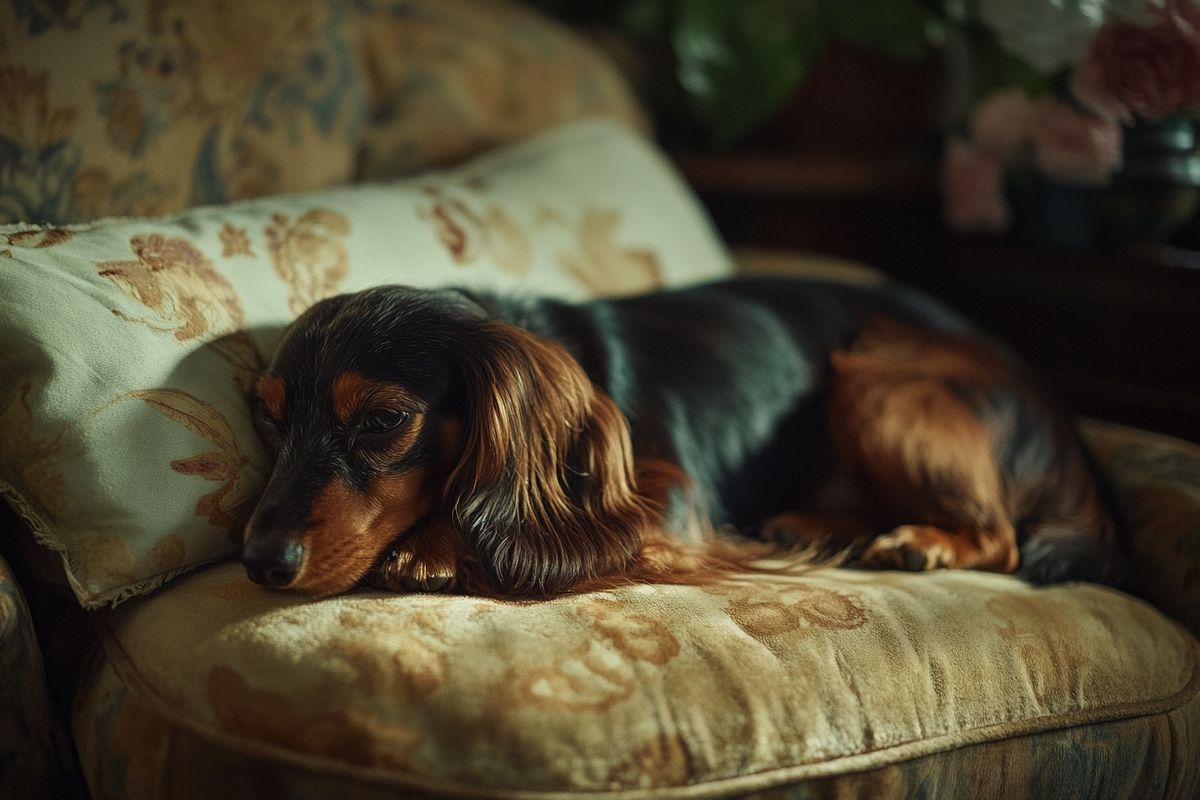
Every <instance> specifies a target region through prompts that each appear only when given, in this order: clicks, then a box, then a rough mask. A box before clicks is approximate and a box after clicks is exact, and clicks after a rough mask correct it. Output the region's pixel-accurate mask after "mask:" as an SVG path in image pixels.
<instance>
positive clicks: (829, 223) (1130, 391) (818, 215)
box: [676, 148, 1200, 441]
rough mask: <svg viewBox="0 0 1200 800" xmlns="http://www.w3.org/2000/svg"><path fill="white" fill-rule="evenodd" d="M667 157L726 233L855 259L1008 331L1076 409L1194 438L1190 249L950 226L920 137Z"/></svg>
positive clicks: (1199, 428) (1198, 284) (1196, 321)
mask: <svg viewBox="0 0 1200 800" xmlns="http://www.w3.org/2000/svg"><path fill="white" fill-rule="evenodd" d="M676 160H677V163H678V164H679V166H680V168H681V169H682V171H683V173H684V175H685V176H686V177H687V178H688V180H689V181H691V183H692V184H693V186H694V187H695V188H696V189H697V190H698V191H699V193H700V196H701V197H702V199H703V200H704V202H705V203H706V205H707V206H708V208H709V210H710V212H711V213H712V215H713V217H714V219H715V220H716V223H717V226H718V228H719V229H720V230H721V232H722V234H723V235H724V236H725V237H726V239H727V240H728V241H729V242H730V243H731V244H734V245H753V246H756V247H778V248H788V249H801V250H809V251H817V252H824V253H830V254H835V255H840V256H845V257H849V258H855V259H860V260H862V261H865V262H867V263H869V264H871V265H873V266H876V267H878V268H880V269H883V270H885V271H886V272H888V273H889V274H891V275H893V276H894V277H896V278H898V279H901V280H904V281H906V282H908V283H911V284H914V285H916V286H919V287H921V288H923V289H926V290H928V291H930V292H932V293H933V294H935V295H937V296H939V297H941V298H942V299H944V300H945V301H947V302H948V303H950V304H952V305H953V306H955V307H956V308H958V309H960V310H962V311H963V312H965V313H966V314H967V315H969V316H970V317H971V318H973V319H974V320H976V321H977V322H978V323H980V324H981V325H982V326H984V327H985V328H986V329H988V330H990V331H992V332H993V333H995V334H996V335H997V336H999V337H1000V338H1001V339H1003V340H1004V341H1006V342H1008V343H1009V344H1010V345H1011V346H1012V347H1013V348H1014V349H1015V350H1016V351H1017V352H1018V353H1020V354H1021V355H1022V356H1023V357H1024V358H1025V359H1027V360H1028V362H1029V363H1031V364H1032V365H1033V366H1034V367H1035V368H1036V369H1037V370H1039V371H1040V372H1041V373H1042V374H1043V375H1044V377H1045V378H1046V379H1047V380H1048V381H1050V383H1051V384H1052V385H1054V386H1056V387H1057V388H1058V389H1059V390H1060V392H1061V393H1062V394H1063V395H1064V396H1065V398H1066V400H1067V402H1068V403H1069V404H1070V405H1071V407H1073V408H1074V409H1075V410H1077V411H1079V412H1080V413H1083V414H1088V415H1093V416H1096V417H1101V418H1104V419H1110V420H1114V421H1119V422H1125V423H1129V424H1132V425H1137V426H1139V427H1143V428H1147V429H1151V430H1158V431H1163V432H1167V433H1172V434H1175V435H1178V436H1182V437H1184V438H1187V439H1191V440H1193V441H1200V252H1192V251H1189V250H1186V249H1179V248H1165V247H1162V248H1141V249H1125V250H1122V251H1119V252H1118V251H1111V252H1096V253H1081V252H1069V251H1050V250H1044V249H1037V248H1032V247H1027V246H1020V245H1017V244H1013V243H1011V242H1002V241H994V240H982V239H963V238H960V237H957V236H954V235H952V234H950V233H949V232H948V231H946V230H945V229H944V227H943V225H942V223H941V217H940V206H939V204H940V199H939V195H938V192H937V179H936V165H935V162H934V157H933V155H932V148H931V149H930V150H929V151H928V152H926V151H924V150H923V149H916V150H914V149H911V148H909V149H906V150H904V151H900V152H891V153H888V152H875V153H868V154H865V155H850V154H846V153H839V152H836V151H828V150H827V151H826V152H814V151H813V150H812V149H809V150H807V151H801V152H793V153H789V152H787V151H786V150H783V149H758V150H753V151H742V152H738V153H730V154H679V155H677V158H676Z"/></svg>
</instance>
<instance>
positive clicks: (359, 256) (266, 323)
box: [0, 0, 1200, 798]
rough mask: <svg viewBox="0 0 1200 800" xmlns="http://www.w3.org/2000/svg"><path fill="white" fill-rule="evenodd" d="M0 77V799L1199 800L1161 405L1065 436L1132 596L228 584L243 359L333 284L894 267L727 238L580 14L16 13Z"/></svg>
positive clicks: (793, 580) (1176, 488) (371, 8)
mask: <svg viewBox="0 0 1200 800" xmlns="http://www.w3.org/2000/svg"><path fill="white" fill-rule="evenodd" d="M0 108H2V109H3V113H0V224H3V227H0V341H3V342H4V347H3V348H2V349H0V376H3V379H2V381H0V491H2V492H3V495H4V498H5V500H6V501H7V503H8V505H9V506H10V508H11V509H12V513H6V514H5V515H4V516H3V517H0V519H2V520H3V532H2V534H0V548H2V549H3V554H4V560H0V796H3V797H17V798H24V797H38V798H40V797H59V796H72V795H76V794H78V795H84V794H85V793H86V794H88V795H90V796H91V797H94V798H163V797H184V798H187V797H196V798H200V797H205V798H209V797H247V798H250V797H262V796H279V797H339V798H380V797H424V796H429V797H444V796H456V797H457V796H474V797H508V798H551V797H563V796H573V795H581V794H586V795H588V796H594V797H614V798H617V797H620V798H651V797H653V798H670V797H680V798H684V797H689V798H690V797H697V798H698V797H726V796H739V797H743V796H754V797H825V796H829V797H835V796H836V797H881V796H904V795H911V794H919V795H922V796H934V797H950V796H964V795H968V794H970V795H973V796H981V797H1013V796H1037V797H1057V796H1064V795H1069V796H1082V797H1138V798H1141V797H1172V798H1190V797H1196V796H1198V795H1200V671H1198V667H1197V656H1198V655H1200V644H1198V643H1197V640H1196V638H1195V635H1196V633H1198V632H1200V450H1198V449H1197V448H1195V447H1193V446H1191V445H1188V444H1185V443H1183V442H1179V441H1175V440H1172V439H1169V438H1166V437H1161V436H1157V435H1153V434H1148V433H1142V432H1139V431H1134V430H1130V429H1126V428H1121V427H1117V426H1112V425H1107V424H1103V423H1099V422H1093V423H1087V424H1086V425H1085V434H1086V436H1087V438H1088V441H1089V442H1090V444H1091V445H1092V448H1093V450H1094V452H1095V454H1096V456H1097V458H1098V459H1099V461H1100V463H1101V464H1103V466H1104V468H1105V469H1106V471H1107V472H1108V474H1109V476H1110V477H1111V480H1112V483H1113V485H1114V487H1115V489H1116V492H1117V494H1118V495H1119V498H1120V500H1121V503H1122V505H1123V508H1124V511H1125V514H1126V516H1127V518H1128V522H1129V527H1130V531H1131V540H1130V550H1131V558H1133V559H1134V561H1135V566H1136V568H1137V569H1138V571H1139V572H1140V573H1141V574H1142V575H1144V576H1146V578H1147V580H1146V587H1145V594H1146V598H1145V599H1137V598H1133V597H1130V596H1127V595H1124V594H1121V593H1119V592H1116V591H1112V590H1109V589H1105V588H1101V587H1096V586H1088V585H1061V586H1055V587H1051V588H1044V589H1035V588H1032V587H1030V586H1027V585H1025V584H1023V583H1021V582H1019V581H1017V580H1015V579H1013V578H1009V577H1005V576H997V575H988V574H980V573H966V572H940V573H933V574H928V575H909V574H899V573H887V572H881V573H867V572H856V571H851V570H836V569H827V570H819V571H817V572H814V573H810V574H807V575H805V576H802V577H789V578H774V577H772V578H769V579H768V578H764V577H755V578H750V577H747V578H745V579H740V580H735V579H730V580H727V581H724V582H721V583H717V584H715V585H712V586H706V587H679V586H653V585H644V586H632V587H628V588H624V589H618V590H612V591H606V592H598V593H593V594H587V595H582V596H578V597H569V598H563V599H558V600H554V601H548V602H543V603H532V604H531V603H505V602H498V601H493V600H485V599H480V598H472V597H457V596H423V595H411V596H409V595H386V594H381V593H378V592H370V591H358V592H353V593H350V594H348V595H345V596H342V597H336V598H329V599H325V600H319V601H312V600H307V599H304V598H299V597H295V596H291V595H286V594H281V593H271V592H268V591H266V590H264V589H262V588H261V587H258V586H256V585H254V584H252V583H250V582H249V581H248V580H246V578H245V577H244V574H243V572H242V569H241V567H240V565H239V564H238V563H237V561H236V558H235V555H236V552H237V549H238V544H239V536H240V527H241V525H242V523H243V521H244V519H245V516H246V514H247V512H248V510H249V509H250V508H251V507H252V505H253V503H254V499H255V492H256V491H257V490H258V488H259V487H260V486H261V484H262V480H263V476H264V472H265V470H266V467H267V465H266V461H265V457H264V455H263V452H262V449H261V447H260V445H259V444H258V442H257V439H256V437H255V436H254V434H253V429H252V427H251V424H250V419H249V411H248V408H247V404H246V402H245V390H246V387H247V385H248V382H249V381H250V380H251V379H252V378H253V376H254V375H255V374H256V373H257V372H258V371H259V370H260V369H261V368H262V365H263V364H264V363H265V359H266V358H268V357H269V355H270V352H271V349H272V347H273V345H274V343H275V341H276V340H277V338H278V336H279V333H280V331H281V330H282V329H283V327H285V326H286V325H287V324H288V323H289V322H290V321H291V320H292V319H294V318H295V316H296V315H297V314H298V313H300V312H301V311H303V310H304V309H305V308H306V307H307V306H309V305H310V304H311V303H313V302H315V301H316V300H318V299H320V298H322V297H326V296H328V295H330V294H333V293H336V292H341V291H349V290H354V289H358V288H362V287H365V286H369V285H374V284H379V283H384V282H404V283H411V284H415V285H421V286H435V285H444V284H450V283H456V284H462V283H468V284H477V285H478V284H482V285H486V286H489V287H494V288H499V289H509V290H517V291H530V290H534V291H538V292H544V293H549V294H555V295H559V296H563V297H567V298H582V297H589V296H594V295H597V294H613V293H626V292H636V291H643V290H647V289H651V288H655V287H659V286H667V285H679V284H684V283H688V282H694V281H701V280H706V279H711V278H717V277H721V276H725V275H729V274H732V273H733V272H734V271H736V270H741V271H746V272H752V273H755V272H775V271H781V270H782V271H789V272H794V273H802V274H808V275H819V276H821V277H825V278H829V279H835V280H843V281H880V280H883V279H884V278H883V277H882V276H880V275H879V274H878V273H876V272H874V271H872V270H870V269H868V268H865V267H860V266H856V265H849V264H844V263H841V262H836V261H832V260H828V259H821V258H816V257H811V256H801V255H798V254H765V253H738V254H730V253H729V252H728V251H727V250H726V248H725V247H724V246H723V245H722V244H721V242H720V241H719V240H718V239H717V238H716V236H715V235H714V233H713V231H712V229H711V226H710V225H709V223H708V221H707V219H706V218H705V216H704V214H703V212H702V211H701V210H700V208H699V206H698V205H697V203H696V201H695V199H694V198H693V196H692V195H691V193H690V191H689V190H688V188H687V187H686V186H685V185H684V184H683V183H682V182H681V181H680V180H679V178H678V177H677V175H676V174H675V173H674V171H673V170H672V169H671V168H670V166H669V164H668V163H667V162H666V161H665V159H664V158H663V157H662V155H661V154H660V153H659V152H658V151H657V150H656V149H655V148H654V146H653V145H652V144H651V143H650V142H648V141H647V139H646V138H645V136H644V133H645V123H644V119H643V115H642V113H641V112H640V110H639V109H638V107H637V106H636V104H635V103H634V102H633V101H632V99H631V98H630V95H629V93H628V91H627V89H626V88H625V86H624V84H623V83H622V82H621V80H620V79H619V77H618V76H617V75H616V73H615V72H614V71H613V70H612V68H611V67H610V66H608V64H607V63H606V62H605V61H604V60H603V59H602V58H601V57H600V56H599V55H598V54H597V53H596V52H595V51H593V50H592V49H591V48H590V47H589V46H587V45H586V44H585V43H583V42H581V41H579V40H578V39H576V38H575V37H574V36H573V35H572V34H571V33H569V32H568V31H566V30H564V29H562V28H559V27H557V26H555V25H553V24H552V23H549V22H547V21H546V20H544V19H542V18H540V17H538V16H537V15H535V14H533V13H531V12H530V11H528V10H526V9H525V8H523V7H521V6H518V5H514V4H509V3H505V2H484V1H483V0H474V1H470V2H469V1H468V0H407V1H406V2H400V1H399V0H379V2H370V1H368V2H355V3H341V2H335V1H334V0H304V1H303V2H295V0H289V2H282V1H281V2H269V3H268V2H256V3H244V2H243V3H232V2H219V3H198V2H189V1H188V0H157V1H155V2H150V1H149V0H146V2H141V1H140V0H104V1H100V2H87V3H77V4H72V3H66V4H62V3H33V2H28V3H24V2H23V3H15V4H9V5H7V6H5V7H4V9H3V10H0ZM330 187H333V188H330ZM233 201H238V202H233ZM5 223H8V224H5Z"/></svg>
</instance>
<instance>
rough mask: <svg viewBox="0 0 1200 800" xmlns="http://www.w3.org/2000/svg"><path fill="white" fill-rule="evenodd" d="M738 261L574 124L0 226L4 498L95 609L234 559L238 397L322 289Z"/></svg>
mask: <svg viewBox="0 0 1200 800" xmlns="http://www.w3.org/2000/svg"><path fill="white" fill-rule="evenodd" d="M730 269H731V265H730V262H729V259H728V255H727V254H726V252H725V250H724V249H723V247H722V246H721V245H720V243H719V242H718V240H717V239H716V237H715V235H714V233H713V231H712V230H711V227H710V226H709V223H708V221H707V218H706V217H704V215H703V213H702V212H701V211H700V209H699V207H698V206H697V204H696V202H695V201H694V200H693V199H692V197H691V196H690V195H689V194H688V192H687V190H686V188H685V187H684V186H683V184H682V183H681V182H680V181H679V179H678V177H677V176H676V174H675V173H674V172H673V171H671V169H670V168H669V166H668V165H667V164H666V163H665V161H664V160H663V159H662V157H661V156H659V155H658V154H657V153H656V152H655V151H654V150H653V149H652V148H651V147H650V146H649V145H648V144H647V143H645V142H644V141H643V140H642V139H640V138H638V137H637V136H635V135H633V134H631V133H629V132H628V131H626V130H625V129H624V128H621V127H619V126H617V125H614V124H612V123H607V122H587V123H580V124H578V125H576V126H571V127H568V128H566V129H563V130H561V131H558V132H555V133H551V134H546V135H545V136H543V137H541V138H538V139H533V140H529V141H527V142H524V143H522V144H520V145H516V146H513V147H511V148H509V149H507V150H503V151H499V152H496V153H494V154H491V155H489V156H485V157H482V158H480V159H478V160H477V161H475V162H472V163H471V164H468V165H466V166H464V167H460V168H458V169H456V170H452V171H447V172H442V173H436V172H431V173H427V174H425V175H423V176H422V177H420V178H415V179H411V180H408V181H405V182H400V183H395V184H391V185H387V184H379V185H364V186H361V187H354V188H345V189H338V190H330V191H327V192H324V193H316V194H310V195H294V196H283V197H276V198H269V199H262V200H257V201H250V202H246V203H243V204H238V205H233V206H223V207H211V208H205V209H198V210H194V211H191V212H186V213H183V214H179V215H176V216H173V217H169V218H165V219H126V220H110V221H101V222H97V223H93V224H91V225H86V226H74V227H71V226H66V227H62V226H58V227H43V228H26V227H22V226H8V227H0V340H3V341H4V342H6V343H8V346H7V347H6V348H5V349H3V350H0V372H2V373H3V374H4V375H5V376H6V379H7V381H6V383H5V384H4V385H3V388H2V389H0V491H5V492H6V493H7V494H8V495H9V497H10V499H11V500H12V501H13V502H14V503H15V505H16V507H17V508H18V510H19V511H21V512H22V514H23V515H24V516H25V517H26V518H27V519H28V520H29V521H30V522H31V524H32V526H33V528H34V530H35V531H36V533H37V534H38V535H39V537H40V539H41V540H42V541H43V542H44V543H45V544H47V545H49V546H51V547H53V548H55V549H57V550H59V551H61V552H62V553H63V557H64V561H65V565H66V569H67V573H68V578H69V580H70V581H71V584H72V587H73V588H74V590H75V592H76V594H77V595H78V597H79V599H80V601H81V602H82V603H83V604H85V605H87V606H95V605H100V604H103V603H105V602H109V601H116V600H121V599H124V598H127V597H129V596H132V595H135V594H138V593H139V592H142V591H145V590H148V589H151V588H153V587H154V586H156V585H158V584H159V583H161V582H162V581H163V580H164V579H166V578H168V577H170V576H172V575H174V574H176V573H178V572H179V571H180V570H183V569H186V568H189V567H192V566H195V565H196V564H199V563H203V562H206V561H212V560H214V559H217V558H220V557H222V556H225V555H228V554H230V553H232V552H234V551H235V550H236V549H237V547H238V546H239V544H240V541H241V534H240V531H241V527H242V525H243V523H244V521H245V518H246V517H247V516H248V512H249V511H250V510H251V505H252V503H253V502H254V500H255V499H256V491H257V489H258V488H259V487H260V485H261V483H262V482H263V480H264V471H265V470H266V463H265V461H264V458H263V454H262V451H261V448H260V445H259V442H258V439H257V437H256V436H255V434H254V432H253V428H252V426H251V424H250V416H249V409H248V405H247V403H246V400H245V395H246V392H247V390H248V388H249V386H250V384H251V382H252V380H253V378H254V376H255V375H256V374H257V373H258V372H259V371H261V370H262V369H263V368H264V366H265V359H266V358H268V357H269V355H270V353H271V352H272V350H273V347H274V343H275V341H276V340H277V338H278V336H279V335H280V333H281V331H282V329H283V328H284V326H286V325H287V324H288V323H289V322H290V321H291V320H292V319H294V318H295V317H296V315H297V314H299V313H300V312H302V311H303V310H304V309H306V308H307V307H308V306H310V305H312V304H313V303H314V302H316V301H317V300H319V299H321V298H323V297H328V296H330V295H333V294H336V293H339V292H346V291H353V290H355V289H361V288H365V287H368V286H373V285H378V284H383V283H406V284H410V285H418V286H441V285H448V284H450V285H452V284H473V285H484V286H489V287H493V288H498V289H506V288H507V289H526V288H527V287H528V286H536V287H538V291H540V292H545V293H548V294H557V295H562V296H567V297H576V298H579V297H585V296H593V295H595V294H606V293H622V292H638V291H646V290H650V289H654V288H657V287H660V286H663V285H667V284H674V283H679V282H682V281H696V280H703V279H707V278H716V277H720V276H723V275H726V274H728V273H729V271H730Z"/></svg>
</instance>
